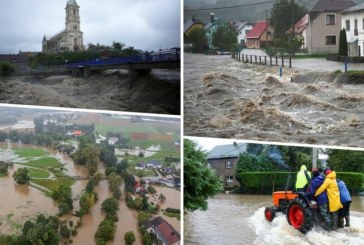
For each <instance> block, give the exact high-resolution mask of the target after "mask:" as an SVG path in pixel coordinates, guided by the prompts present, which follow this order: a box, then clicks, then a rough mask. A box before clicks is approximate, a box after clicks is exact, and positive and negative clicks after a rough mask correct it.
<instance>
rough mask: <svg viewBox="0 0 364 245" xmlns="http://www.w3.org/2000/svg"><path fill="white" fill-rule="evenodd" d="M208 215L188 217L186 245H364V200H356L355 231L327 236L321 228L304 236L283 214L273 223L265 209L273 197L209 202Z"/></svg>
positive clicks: (225, 197) (236, 197)
mask: <svg viewBox="0 0 364 245" xmlns="http://www.w3.org/2000/svg"><path fill="white" fill-rule="evenodd" d="M208 205H209V206H208V210H207V211H195V212H193V213H189V214H188V215H186V217H185V222H184V234H185V236H184V244H186V245H187V244H190V245H192V244H194V245H197V244H198V245H200V244H201V245H204V244H209V245H215V244H216V245H219V244H231V245H239V244H262V245H265V244H269V245H273V244H277V245H278V244H279V245H281V244H287V245H288V244H303V245H309V244H312V245H313V244H321V245H324V244H335V245H336V244H339V245H343V244H347V245H348V244H349V245H356V244H363V243H364V197H353V202H352V204H351V208H350V214H351V227H350V228H344V229H339V230H336V231H332V232H327V231H324V230H323V229H321V228H320V227H314V228H313V230H311V231H310V232H308V233H307V234H306V235H303V234H302V233H300V232H299V231H297V230H295V229H294V228H293V227H292V226H290V225H289V224H288V222H287V219H286V216H285V215H283V214H281V213H279V214H278V215H277V217H276V218H274V220H273V221H272V222H271V223H270V222H268V221H266V220H265V218H264V209H265V207H267V206H272V197H271V196H258V195H225V194H220V195H217V196H216V197H215V198H212V199H209V201H208Z"/></svg>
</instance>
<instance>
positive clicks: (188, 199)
mask: <svg viewBox="0 0 364 245" xmlns="http://www.w3.org/2000/svg"><path fill="white" fill-rule="evenodd" d="M183 159H184V206H185V208H186V209H187V210H188V211H194V210H198V209H202V210H206V209H207V201H206V200H207V198H208V197H210V196H214V195H215V194H217V193H218V192H219V191H221V190H222V189H223V182H222V181H221V179H220V178H219V176H217V175H216V173H215V172H214V171H213V170H211V169H210V168H208V167H207V159H206V154H205V153H204V152H203V151H202V150H200V149H199V148H198V146H197V144H196V143H195V142H193V141H191V140H188V139H185V140H184V158H183Z"/></svg>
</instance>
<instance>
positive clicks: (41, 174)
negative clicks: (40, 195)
mask: <svg viewBox="0 0 364 245" xmlns="http://www.w3.org/2000/svg"><path fill="white" fill-rule="evenodd" d="M27 169H28V170H29V175H30V177H31V178H48V177H49V173H48V172H47V171H44V170H41V169H38V168H27Z"/></svg>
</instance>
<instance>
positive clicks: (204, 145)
mask: <svg viewBox="0 0 364 245" xmlns="http://www.w3.org/2000/svg"><path fill="white" fill-rule="evenodd" d="M186 138H187V139H190V140H192V141H196V142H197V144H198V145H199V146H200V147H201V149H202V150H204V151H206V152H209V151H210V150H212V148H214V147H215V146H218V145H227V144H234V142H236V143H246V141H244V140H237V139H218V138H204V137H186Z"/></svg>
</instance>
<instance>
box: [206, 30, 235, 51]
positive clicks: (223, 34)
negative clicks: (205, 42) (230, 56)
mask: <svg viewBox="0 0 364 245" xmlns="http://www.w3.org/2000/svg"><path fill="white" fill-rule="evenodd" d="M237 36H238V35H237V33H236V31H235V29H234V28H233V27H232V26H230V25H228V24H226V25H222V26H219V27H218V28H217V29H216V31H215V32H214V33H213V35H212V45H214V46H215V47H218V48H220V49H221V50H223V51H235V50H234V49H235V47H236V45H237V43H238V38H237Z"/></svg>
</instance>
